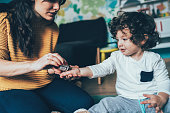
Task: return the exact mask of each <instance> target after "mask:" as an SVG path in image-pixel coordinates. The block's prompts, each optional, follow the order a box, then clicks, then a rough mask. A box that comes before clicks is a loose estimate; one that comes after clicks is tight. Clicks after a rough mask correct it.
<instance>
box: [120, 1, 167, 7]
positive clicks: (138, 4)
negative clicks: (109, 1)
mask: <svg viewBox="0 0 170 113" xmlns="http://www.w3.org/2000/svg"><path fill="white" fill-rule="evenodd" d="M165 1H168V0H154V1H146V2H143V3H137V4H130V5H127V6H123V7H120V9H124V8H130V7H135V6H142V5H149V4H155V3H160V2H165ZM120 3H121V0H120Z"/></svg>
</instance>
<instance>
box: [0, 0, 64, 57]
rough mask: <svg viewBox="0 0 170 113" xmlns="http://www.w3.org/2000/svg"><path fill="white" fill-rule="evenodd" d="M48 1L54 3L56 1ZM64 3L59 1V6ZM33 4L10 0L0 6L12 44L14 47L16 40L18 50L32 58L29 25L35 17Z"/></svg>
mask: <svg viewBox="0 0 170 113" xmlns="http://www.w3.org/2000/svg"><path fill="white" fill-rule="evenodd" d="M48 1H50V2H55V1H56V0H48ZM65 1H66V0H60V1H59V4H60V5H62V4H64V3H65ZM33 4H34V1H33V0H12V1H11V2H9V3H7V4H5V3H3V4H0V12H7V18H8V20H9V22H10V32H11V35H12V37H13V40H14V41H13V42H14V44H15V45H16V41H17V40H18V44H19V48H20V49H21V51H22V52H23V54H24V55H25V56H28V57H32V52H33V48H34V43H33V42H34V41H33V31H32V25H31V21H32V18H33V17H34V16H35V12H34V10H33Z"/></svg>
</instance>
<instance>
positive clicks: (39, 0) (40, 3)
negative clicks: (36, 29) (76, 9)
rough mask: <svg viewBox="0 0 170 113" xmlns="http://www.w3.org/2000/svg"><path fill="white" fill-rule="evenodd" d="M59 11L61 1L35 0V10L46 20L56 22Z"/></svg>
mask: <svg viewBox="0 0 170 113" xmlns="http://www.w3.org/2000/svg"><path fill="white" fill-rule="evenodd" d="M59 9H60V4H59V0H35V4H34V10H35V11H36V12H37V13H38V14H39V15H40V16H41V17H43V18H44V19H46V20H49V21H52V20H54V18H55V15H56V14H57V12H58V11H59Z"/></svg>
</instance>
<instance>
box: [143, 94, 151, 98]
mask: <svg viewBox="0 0 170 113" xmlns="http://www.w3.org/2000/svg"><path fill="white" fill-rule="evenodd" d="M143 96H144V97H147V98H151V97H152V96H153V95H151V94H143Z"/></svg>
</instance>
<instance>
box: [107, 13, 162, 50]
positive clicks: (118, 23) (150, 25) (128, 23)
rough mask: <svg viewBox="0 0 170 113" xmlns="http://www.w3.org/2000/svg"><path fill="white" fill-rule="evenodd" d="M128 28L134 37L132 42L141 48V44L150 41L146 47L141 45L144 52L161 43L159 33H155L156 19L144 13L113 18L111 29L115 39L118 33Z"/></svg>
mask: <svg viewBox="0 0 170 113" xmlns="http://www.w3.org/2000/svg"><path fill="white" fill-rule="evenodd" d="M125 28H128V29H129V30H130V33H131V34H132V37H131V38H130V40H131V41H132V42H133V43H134V44H135V45H138V46H140V44H141V42H142V41H143V40H145V36H148V39H147V41H146V43H145V44H144V45H141V48H142V50H147V49H150V48H152V47H155V46H156V45H157V43H159V41H160V37H159V34H158V32H157V31H155V28H156V24H155V21H154V19H153V18H152V17H151V16H149V15H147V14H145V13H142V12H124V13H123V14H122V15H120V16H118V17H113V19H112V20H111V21H110V22H109V29H110V32H111V34H112V35H113V38H116V34H117V31H119V30H121V31H122V30H123V29H125Z"/></svg>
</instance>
